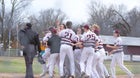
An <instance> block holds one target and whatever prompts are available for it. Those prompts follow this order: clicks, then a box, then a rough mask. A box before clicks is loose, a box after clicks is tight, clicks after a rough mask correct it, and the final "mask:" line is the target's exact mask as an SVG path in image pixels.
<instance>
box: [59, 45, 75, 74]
mask: <svg viewBox="0 0 140 78" xmlns="http://www.w3.org/2000/svg"><path fill="white" fill-rule="evenodd" d="M66 55H67V56H68V58H69V61H70V72H71V75H73V76H74V75H75V64H74V54H73V49H72V46H70V45H67V44H61V47H60V63H59V66H60V76H64V71H63V69H64V60H65V56H66Z"/></svg>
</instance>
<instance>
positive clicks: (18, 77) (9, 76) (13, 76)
mask: <svg viewBox="0 0 140 78" xmlns="http://www.w3.org/2000/svg"><path fill="white" fill-rule="evenodd" d="M0 78H24V74H17V73H0ZM35 78H40V77H39V75H35ZM44 78H49V77H48V75H46V77H44ZM55 78H59V76H58V75H55ZM117 78H128V76H126V75H118V76H117ZM134 78H140V74H137V75H135V76H134Z"/></svg>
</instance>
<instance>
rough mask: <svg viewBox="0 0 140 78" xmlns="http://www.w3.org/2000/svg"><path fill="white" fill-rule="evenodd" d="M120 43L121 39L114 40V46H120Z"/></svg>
mask: <svg viewBox="0 0 140 78" xmlns="http://www.w3.org/2000/svg"><path fill="white" fill-rule="evenodd" d="M120 45H122V41H121V39H119V38H118V39H117V40H116V42H115V46H120Z"/></svg>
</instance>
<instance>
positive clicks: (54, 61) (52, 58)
mask: <svg viewBox="0 0 140 78" xmlns="http://www.w3.org/2000/svg"><path fill="white" fill-rule="evenodd" d="M56 64H57V65H58V64H59V53H53V54H51V55H50V60H49V76H50V77H53V74H54V73H53V70H54V67H55V65H56Z"/></svg>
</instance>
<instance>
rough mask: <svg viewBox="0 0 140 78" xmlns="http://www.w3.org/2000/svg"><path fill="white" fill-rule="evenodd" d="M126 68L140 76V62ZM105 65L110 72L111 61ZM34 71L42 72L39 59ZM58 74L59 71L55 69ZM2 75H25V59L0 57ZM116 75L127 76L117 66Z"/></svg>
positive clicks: (126, 63)
mask: <svg viewBox="0 0 140 78" xmlns="http://www.w3.org/2000/svg"><path fill="white" fill-rule="evenodd" d="M124 64H125V66H126V67H127V68H128V69H129V70H130V71H131V72H133V73H134V74H140V70H139V68H140V62H124ZM105 65H106V66H107V69H108V70H109V72H110V61H105ZM33 71H34V73H35V74H40V73H41V72H42V67H41V64H40V63H38V61H37V58H35V59H34V63H33ZM55 71H56V73H58V70H57V69H55ZM0 73H25V61H24V57H0ZM116 73H117V74H119V75H123V74H126V73H125V72H124V71H122V70H121V69H120V68H119V66H118V65H117V66H116Z"/></svg>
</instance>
